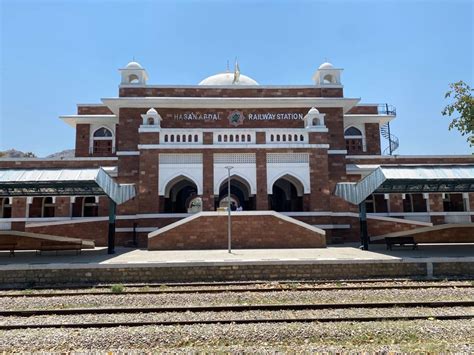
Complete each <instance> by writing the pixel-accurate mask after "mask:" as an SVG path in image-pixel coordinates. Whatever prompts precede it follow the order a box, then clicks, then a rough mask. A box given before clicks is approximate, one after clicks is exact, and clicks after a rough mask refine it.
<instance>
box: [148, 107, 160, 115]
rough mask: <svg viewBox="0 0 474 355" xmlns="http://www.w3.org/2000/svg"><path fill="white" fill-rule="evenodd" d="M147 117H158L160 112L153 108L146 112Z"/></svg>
mask: <svg viewBox="0 0 474 355" xmlns="http://www.w3.org/2000/svg"><path fill="white" fill-rule="evenodd" d="M146 114H147V115H157V114H158V112H157V111H156V110H155V109H154V108H153V107H152V108H151V109H149V110H148V111H147V112H146Z"/></svg>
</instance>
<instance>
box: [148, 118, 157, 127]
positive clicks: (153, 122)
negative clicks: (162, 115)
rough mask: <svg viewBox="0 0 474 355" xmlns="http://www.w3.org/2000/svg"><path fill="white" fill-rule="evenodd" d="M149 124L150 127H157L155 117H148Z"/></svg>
mask: <svg viewBox="0 0 474 355" xmlns="http://www.w3.org/2000/svg"><path fill="white" fill-rule="evenodd" d="M147 124H148V125H149V126H154V125H155V119H154V118H153V117H148V120H147Z"/></svg>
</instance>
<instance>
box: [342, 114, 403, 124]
mask: <svg viewBox="0 0 474 355" xmlns="http://www.w3.org/2000/svg"><path fill="white" fill-rule="evenodd" d="M395 117H396V116H395V115H380V114H345V115H344V126H345V125H352V124H359V123H363V124H365V123H378V124H381V125H383V124H386V123H388V122H390V121H392V120H393V119H394V118H395Z"/></svg>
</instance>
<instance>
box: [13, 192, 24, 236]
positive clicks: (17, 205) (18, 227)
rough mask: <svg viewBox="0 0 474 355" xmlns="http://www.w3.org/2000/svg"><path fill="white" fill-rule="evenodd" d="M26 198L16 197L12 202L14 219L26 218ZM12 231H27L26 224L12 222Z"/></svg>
mask: <svg viewBox="0 0 474 355" xmlns="http://www.w3.org/2000/svg"><path fill="white" fill-rule="evenodd" d="M26 207H27V206H26V197H14V198H13V201H12V218H25V217H26ZM11 228H12V230H15V231H22V232H24V231H25V222H24V221H23V222H12V227H11Z"/></svg>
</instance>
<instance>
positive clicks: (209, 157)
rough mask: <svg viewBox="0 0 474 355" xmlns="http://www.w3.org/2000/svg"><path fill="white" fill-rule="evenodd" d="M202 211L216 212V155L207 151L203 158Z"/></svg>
mask: <svg viewBox="0 0 474 355" xmlns="http://www.w3.org/2000/svg"><path fill="white" fill-rule="evenodd" d="M202 159H203V161H202V169H203V172H202V176H203V182H202V210H203V211H214V209H215V206H214V154H213V153H212V150H211V151H210V150H206V151H204V152H203V156H202Z"/></svg>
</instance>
